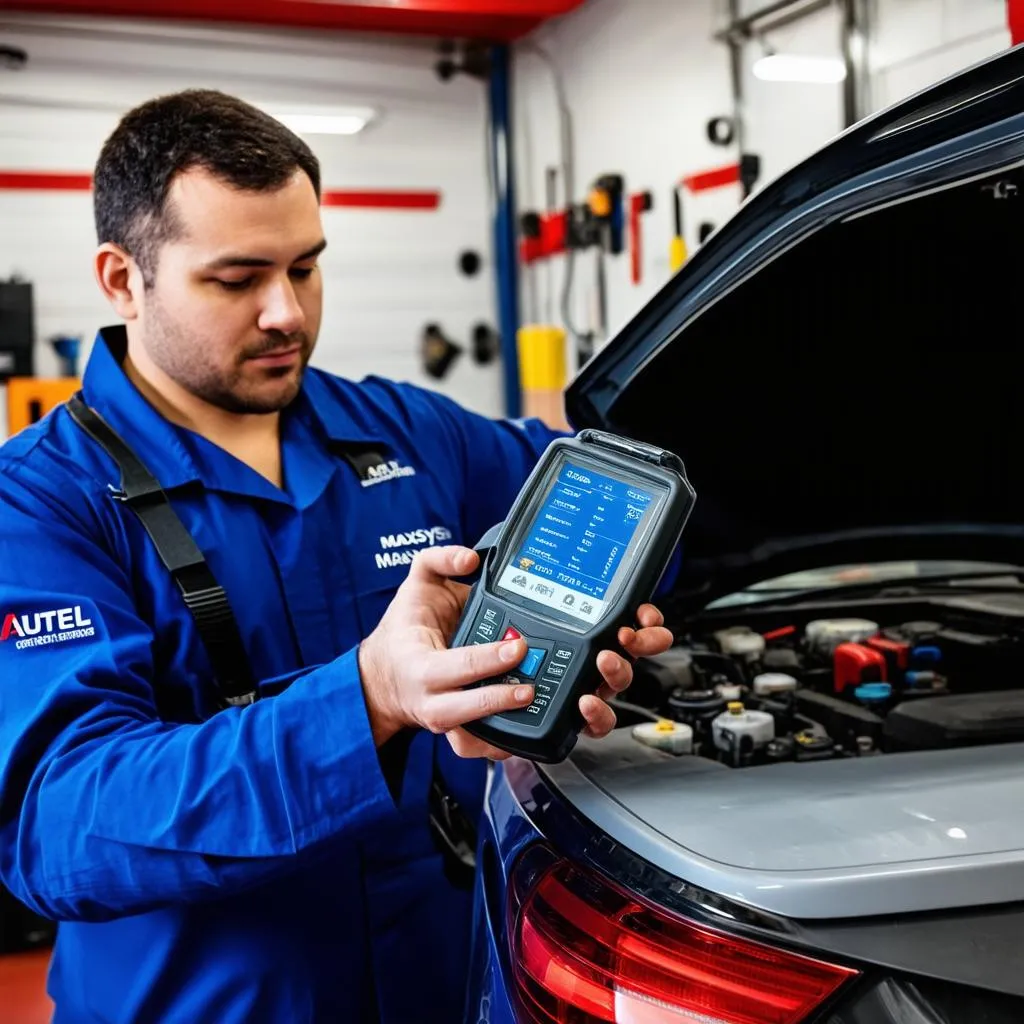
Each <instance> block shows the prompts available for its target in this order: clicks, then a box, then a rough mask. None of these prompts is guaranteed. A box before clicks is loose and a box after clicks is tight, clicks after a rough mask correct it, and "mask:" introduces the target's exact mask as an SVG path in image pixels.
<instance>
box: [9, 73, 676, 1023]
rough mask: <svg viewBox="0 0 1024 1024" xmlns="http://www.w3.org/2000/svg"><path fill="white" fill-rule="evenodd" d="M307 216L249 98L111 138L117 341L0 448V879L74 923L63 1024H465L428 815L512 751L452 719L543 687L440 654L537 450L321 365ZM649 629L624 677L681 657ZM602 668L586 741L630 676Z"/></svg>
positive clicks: (442, 408)
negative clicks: (58, 401)
mask: <svg viewBox="0 0 1024 1024" xmlns="http://www.w3.org/2000/svg"><path fill="white" fill-rule="evenodd" d="M319 193H320V172H319V166H318V164H317V161H316V158H315V157H314V156H313V154H312V153H311V152H310V150H309V149H308V147H307V146H306V145H305V144H304V143H303V142H302V141H301V140H300V139H298V138H297V137H295V136H294V135H293V134H292V133H290V132H289V131H287V130H286V129H285V128H284V127H283V126H282V125H281V124H279V123H278V122H277V121H275V120H273V119H272V118H270V117H268V116H267V115H265V114H263V113H261V112H259V111H257V110H255V109H254V108H252V107H250V106H248V105H246V104H244V103H242V102H240V101H238V100H236V99H233V98H231V97H228V96H225V95H223V94H220V93H215V92H206V91H190V92H186V93H182V94H177V95H174V96H169V97H164V98H161V99H157V100H154V101H152V102H150V103H147V104H145V105H143V106H142V107H139V108H137V109H136V110H133V111H132V112H130V113H129V114H128V115H126V117H125V118H124V119H123V120H122V121H121V123H120V124H119V125H118V127H117V129H116V130H115V131H114V133H113V134H112V136H111V137H110V138H109V139H108V141H107V142H106V144H105V146H104V147H103V151H102V153H101V155H100V157H99V161H98V164H97V167H96V173H95V214H96V225H97V231H98V237H99V243H100V244H99V248H98V251H97V253H96V257H95V273H96V279H97V281H98V283H99V286H100V288H101V289H102V291H103V293H104V295H105V296H106V298H107V299H108V300H109V302H110V304H111V306H112V307H113V309H114V311H115V312H116V313H117V315H118V317H119V318H120V319H121V320H122V321H123V325H122V326H118V327H111V328H107V329H104V330H103V331H101V333H100V336H99V338H98V339H97V342H96V345H95V347H94V350H93V352H92V355H91V357H90V361H89V365H88V367H87V370H86V373H85V377H84V381H83V390H82V395H81V397H80V400H79V401H77V402H76V401H73V402H72V403H70V404H69V405H68V406H65V407H62V408H61V409H59V410H57V411H56V412H55V413H54V414H53V415H51V416H48V417H47V418H46V419H45V420H43V421H42V422H41V423H39V424H36V425H35V426H33V427H31V428H29V429H28V430H26V431H23V432H22V433H20V434H18V435H17V436H16V437H14V438H13V439H11V440H10V441H9V442H8V443H7V444H6V445H5V446H4V447H3V449H2V450H0V615H2V616H3V626H2V633H0V681H2V685H0V793H2V808H3V814H2V816H0V881H2V882H3V883H4V884H5V885H6V886H7V887H8V888H9V889H10V890H11V891H12V892H13V893H14V894H15V895H16V896H17V897H19V898H20V899H21V900H22V901H23V902H25V903H26V904H27V905H28V906H29V907H31V908H32V909H33V910H35V911H36V912H38V913H40V914H42V915H44V916H46V917H50V918H53V919H55V920H58V921H59V922H60V925H59V930H58V940H57V947H56V950H55V954H54V959H53V965H52V968H51V973H50V982H49V988H50V993H51V995H52V996H53V998H54V1000H55V1002H56V1017H55V1020H56V1021H57V1022H58V1024H59V1022H61V1021H68V1022H85V1021H124V1022H129V1021H131V1022H140V1021H161V1022H167V1024H169V1022H189V1024H192V1022H198V1021H204V1022H205V1021H209V1022H211V1024H212V1022H217V1024H232V1022H242V1021H246V1022H250V1021H288V1022H289V1024H298V1022H306V1021H338V1022H340V1021H345V1022H349V1021H353V1022H354V1021H383V1022H392V1021H394V1022H403V1024H404V1022H413V1021H415V1022H420V1024H429V1022H432V1021H438V1022H445V1024H450V1022H453V1021H457V1020H458V1019H459V1018H460V1015H461V1009H462V998H463V992H464V982H465V971H466V959H467V947H468V931H469V919H470V906H469V900H470V895H469V893H468V892H467V890H466V888H465V887H461V888H460V887H459V886H458V885H455V884H453V883H452V881H451V880H450V875H451V871H450V870H448V869H450V867H451V865H450V864H446V862H445V860H444V858H443V857H442V855H441V854H440V853H439V849H440V844H436V843H435V837H434V836H433V835H432V833H431V829H430V825H429V807H430V800H431V795H432V793H434V792H435V785H436V786H439V787H442V788H443V790H445V791H446V792H447V794H448V795H449V796H451V797H453V798H454V799H456V800H457V801H458V803H459V804H460V805H461V806H462V807H463V809H464V811H465V813H466V814H467V815H468V817H469V818H470V819H473V818H474V817H475V816H477V815H478V814H479V811H480V808H481V799H482V784H483V778H484V770H485V766H486V759H487V758H488V757H500V756H502V755H501V752H499V751H496V750H493V749H490V748H488V747H487V746H486V745H485V744H483V743H481V742H479V741H477V740H475V739H474V738H473V737H471V736H469V735H468V734H467V733H466V732H464V731H463V730H462V729H461V728H460V727H461V726H462V725H464V724H465V723H466V722H469V721H472V720H474V719H476V718H479V717H482V716H483V715H485V714H489V713H494V712H497V711H501V710H508V709H513V708H519V707H523V706H525V705H527V704H529V702H530V700H531V699H532V687H530V686H527V685H519V686H508V685H504V684H499V685H494V684H489V685H483V686H481V687H479V688H473V689H466V687H467V684H470V683H474V682H478V681H481V680H487V679H490V678H492V677H495V676H500V675H501V674H502V673H503V672H505V671H507V670H508V669H510V668H511V667H514V666H515V665H516V664H517V663H518V661H519V660H520V659H522V658H523V656H524V655H525V653H526V652H525V644H524V643H523V641H522V640H510V641H501V640H500V639H499V640H497V641H496V642H495V643H493V644H487V645H482V646H478V647H473V648H470V649H461V650H448V649H447V643H448V641H449V640H450V638H451V635H452V632H453V629H454V626H455V624H456V622H457V619H458V616H459V613H460V610H461V607H462V605H463V603H464V601H465V598H466V593H467V588H466V587H465V586H464V585H463V584H462V583H460V582H458V578H459V577H461V576H465V575H466V574H468V573H470V572H472V570H473V569H474V568H475V566H476V562H477V558H476V555H475V554H474V553H473V552H472V550H470V549H467V548H466V547H465V546H464V545H465V544H466V543H467V542H468V543H473V542H475V540H476V539H477V538H478V537H479V536H480V535H481V534H482V533H483V532H484V531H485V530H486V529H487V528H488V527H490V526H491V525H492V524H493V523H495V522H498V521H500V520H501V519H502V518H503V517H504V515H505V513H506V511H507V509H508V507H509V505H510V504H511V502H512V500H513V498H514V496H515V494H516V493H517V492H518V490H519V488H520V487H521V485H522V483H523V481H524V480H525V478H526V476H527V474H528V472H529V470H530V469H531V467H532V466H533V464H534V462H535V461H536V459H537V457H538V454H539V453H540V452H541V451H542V450H543V448H544V447H545V446H546V445H547V443H548V442H549V441H550V439H551V437H552V434H551V433H550V432H549V431H548V430H547V429H546V428H544V427H543V426H542V424H540V423H538V422H527V423H525V424H514V423H510V422H494V421H491V420H488V419H485V418H483V417H480V416H477V415H473V414H471V413H469V412H467V411H465V410H463V409H461V408H459V407H458V406H457V405H455V404H454V403H452V402H451V401H448V400H446V399H444V398H442V397H441V396H439V395H437V394H434V393H432V392H429V391H426V390H421V389H418V388H415V387H412V386H409V385H398V384H394V383H391V382H387V381H384V380H379V379H369V380H366V381H363V382H362V383H359V384H356V383H352V382H349V381H346V380H344V379H341V378H338V377H335V376H332V375H330V374H327V373H324V372H321V371H319V370H314V369H312V368H307V363H308V361H309V359H310V356H311V354H312V352H313V348H314V345H315V343H316V339H317V333H318V330H319V326H320V316H321V305H322V295H321V288H322V285H321V278H320V272H319V269H318V263H317V261H318V257H319V256H320V254H321V252H322V251H323V249H324V247H325V240H324V235H323V228H322V224H321V219H320V208H319ZM417 552H418V553H417ZM414 555H415V557H413V556H414ZM220 588H223V590H221V589H220ZM637 622H638V628H637V629H636V630H632V629H625V630H623V631H622V633H621V634H620V637H619V640H620V643H621V644H622V646H623V648H624V649H625V650H626V651H627V652H628V653H629V654H631V655H633V656H638V655H646V654H653V653H657V652H660V651H662V650H665V649H666V648H667V647H668V646H669V644H670V643H671V635H670V634H669V633H668V631H667V630H666V629H664V627H663V625H662V619H661V616H660V614H659V613H658V611H657V610H656V609H655V608H653V607H652V606H649V605H648V606H644V607H642V608H640V609H638V612H637ZM599 666H600V669H601V672H602V675H603V677H604V686H603V687H602V689H601V691H600V692H599V694H598V695H596V696H588V697H584V698H583V699H582V700H581V702H580V710H581V712H582V714H583V717H584V719H585V721H586V723H587V729H588V731H589V732H590V733H591V734H592V735H595V736H601V735H604V734H606V733H607V732H608V731H609V730H610V729H611V728H612V726H613V724H614V715H613V713H612V711H611V709H610V708H609V707H608V705H607V703H606V702H605V701H606V699H607V698H609V697H610V696H611V695H613V694H614V693H615V692H617V691H621V690H622V689H624V688H625V687H626V686H627V685H628V684H629V682H630V680H631V669H630V665H629V662H628V661H627V660H626V659H624V658H623V657H622V656H620V654H617V653H614V652H612V651H605V652H602V654H601V657H600V660H599Z"/></svg>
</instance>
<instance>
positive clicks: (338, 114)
mask: <svg viewBox="0 0 1024 1024" xmlns="http://www.w3.org/2000/svg"><path fill="white" fill-rule="evenodd" d="M271 114H272V115H273V116H274V117H276V118H277V120H278V121H280V122H281V123H282V124H283V125H286V126H287V127H288V128H291V130H292V131H293V132H295V133H296V135H355V134H356V133H357V132H361V131H362V130H363V129H364V128H365V127H366V126H367V125H368V124H369V123H370V121H372V120H373V118H374V111H372V110H370V109H368V108H353V109H345V110H337V111H333V112H331V113H316V114H314V113H303V112H300V111H278V110H274V111H271Z"/></svg>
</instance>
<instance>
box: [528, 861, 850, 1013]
mask: <svg viewBox="0 0 1024 1024" xmlns="http://www.w3.org/2000/svg"><path fill="white" fill-rule="evenodd" d="M513 888H514V887H513ZM523 895H524V896H525V899H524V900H523V901H522V903H521V906H520V905H518V904H519V903H520V900H519V898H518V894H515V893H514V895H513V907H512V908H510V909H511V910H512V913H511V914H510V928H511V930H512V953H513V963H514V971H515V977H516V986H517V989H518V995H519V1001H520V1009H521V1013H522V1019H523V1020H524V1022H530V1024H592V1022H594V1024H596V1022H599V1021H613V1022H619V1024H798V1022H799V1021H802V1020H804V1019H805V1018H806V1017H807V1016H808V1014H810V1013H811V1011H812V1010H814V1009H816V1008H817V1007H819V1006H821V1004H822V1003H823V1002H824V1001H825V1000H826V999H828V998H829V997H830V996H831V995H832V994H833V993H834V992H835V991H836V990H837V989H838V988H839V987H840V986H841V985H842V984H843V983H844V982H846V981H847V980H849V979H850V978H852V977H855V976H856V974H857V972H856V971H854V970H851V969H849V968H846V967H838V966H836V965H834V964H828V963H823V962H821V961H819V960H814V959H812V958H810V957H805V956H799V955H797V954H794V953H790V952H789V951H787V950H779V949H773V948H772V947H770V946H765V945H762V944H760V943H756V942H750V941H747V940H746V939H738V938H734V937H732V936H729V935H726V934H723V933H721V932H717V931H713V930H711V929H709V928H705V927H704V926H702V925H698V924H695V923H693V922H690V921H686V920H685V919H682V918H678V917H675V916H671V915H669V914H668V913H663V912H660V911H657V910H654V909H652V908H650V907H648V906H646V905H645V904H642V903H640V902H638V901H637V900H635V899H634V898H632V897H631V896H630V895H629V894H628V893H626V892H624V891H620V890H619V889H618V888H616V887H614V886H612V885H611V884H610V883H608V882H606V881H605V880H604V879H602V878H600V877H598V876H596V875H594V874H591V873H589V872H584V871H582V870H580V869H579V868H577V867H575V866H574V865H572V864H570V863H569V862H567V861H557V862H556V863H554V864H553V865H551V866H549V867H547V868H546V869H545V870H544V871H543V872H542V873H541V874H540V875H539V877H538V878H537V879H536V881H534V883H533V884H532V886H531V887H530V888H529V891H528V892H526V893H525V894H523Z"/></svg>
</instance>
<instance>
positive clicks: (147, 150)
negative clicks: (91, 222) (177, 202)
mask: <svg viewBox="0 0 1024 1024" xmlns="http://www.w3.org/2000/svg"><path fill="white" fill-rule="evenodd" d="M193 167H201V168H203V169H205V170H207V171H209V172H210V173H211V174H213V175H215V176H216V177H218V178H221V179H223V180H224V181H225V182H227V183H228V184H230V185H233V186H235V187H236V188H239V189H242V190H245V191H253V192H264V191H270V190H274V189H277V188H280V187H281V186H282V185H284V184H285V182H287V180H288V179H289V178H290V177H291V176H292V175H293V174H294V173H295V172H296V170H302V171H305V173H306V174H307V175H308V176H309V179H310V181H311V182H312V183H313V188H314V189H315V191H316V195H317V198H318V199H319V197H320V163H319V161H318V160H317V158H316V157H315V156H314V154H313V151H312V150H311V149H310V148H309V146H307V145H306V143H305V142H303V141H302V139H300V138H299V137H298V136H297V135H295V134H294V132H292V131H290V130H289V129H288V128H286V127H285V126H284V125H283V124H282V123H281V122H280V121H278V120H276V119H274V118H273V117H271V116H270V115H269V114H266V113H264V112H263V111H262V110H259V109H257V108H256V107H254V106H251V105H250V104H248V103H245V102H244V101H243V100H240V99H238V98H236V97H234V96H228V95H227V94H225V93H222V92H218V91H216V90H212V89H188V90H186V91H184V92H179V93H174V94H172V95H170V96H161V97H158V98H157V99H154V100H150V101H149V102H148V103H144V104H142V105H141V106H139V107H136V108H135V109H134V110H131V111H129V112H128V113H127V114H125V116H124V117H123V118H122V119H121V121H120V123H119V124H118V126H117V128H115V129H114V132H113V134H112V135H111V136H110V138H108V139H107V141H106V142H105V143H104V145H103V149H102V151H101V152H100V156H99V159H98V161H97V162H96V169H95V173H94V178H93V210H94V215H95V220H96V234H97V238H98V240H99V242H100V244H102V243H103V242H114V243H115V244H117V245H119V246H121V248H123V249H125V250H126V251H127V252H129V253H131V255H132V256H133V257H134V259H135V260H136V262H137V263H138V264H139V267H140V268H141V270H142V274H143V278H144V280H145V282H146V286H147V287H150V286H151V285H152V283H153V277H154V275H155V272H156V255H157V251H158V249H159V248H160V246H161V245H162V244H163V243H164V242H166V241H168V240H170V239H172V238H174V237H175V236H176V235H177V233H178V232H179V231H180V225H178V224H176V223H175V219H174V215H173V211H172V210H168V209H167V193H168V191H169V190H170V187H171V183H172V182H173V180H174V178H175V177H176V176H177V175H178V174H181V173H183V172H184V171H187V170H190V169H191V168H193Z"/></svg>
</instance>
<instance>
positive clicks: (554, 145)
mask: <svg viewBox="0 0 1024 1024" xmlns="http://www.w3.org/2000/svg"><path fill="white" fill-rule="evenodd" d="M715 25H716V18H715V13H714V9H713V4H712V3H711V2H710V0H688V2H686V3H680V2H679V0H589V2H588V3H587V4H585V5H584V6H583V7H581V8H579V9H578V10H577V11H575V12H573V14H571V15H569V16H568V17H566V18H563V19H561V20H559V21H557V22H552V23H550V24H549V25H547V26H545V27H544V28H542V29H541V30H539V31H538V32H537V33H535V36H534V38H535V40H536V41H537V42H538V43H539V44H541V45H542V46H543V47H544V48H545V49H546V50H548V51H549V52H550V54H551V56H552V57H553V59H554V60H555V61H556V63H557V64H558V65H559V66H560V67H561V68H562V71H563V75H564V80H565V91H566V96H567V99H568V103H569V106H570V107H571V109H572V113H573V122H574V131H575V141H576V145H575V152H576V161H575V162H576V168H575V170H576V174H575V178H576V190H577V191H576V196H575V199H576V201H581V200H582V198H583V197H584V196H585V194H586V190H587V188H588V186H589V185H590V183H591V182H593V181H594V179H595V178H597V177H598V176H599V175H600V174H603V173H606V172H620V173H623V174H624V175H625V178H626V188H627V190H629V191H642V190H645V189H650V190H651V192H652V193H653V198H654V208H653V209H652V210H651V212H649V213H647V214H645V215H644V216H643V218H642V231H643V236H642V237H643V243H644V247H643V261H642V278H641V283H640V284H639V285H634V284H632V283H631V281H630V272H629V258H628V255H626V254H623V255H622V256H620V257H617V258H616V259H615V260H614V261H609V265H608V268H607V279H608V309H609V320H610V324H611V328H612V332H613V333H614V330H615V328H616V327H617V326H618V325H620V324H621V323H622V322H623V321H624V320H625V319H626V318H628V316H629V315H630V314H631V313H632V312H633V311H634V310H635V309H637V308H638V307H639V306H640V305H641V304H642V303H643V302H644V301H646V300H647V299H648V298H650V296H652V295H653V294H654V293H655V291H657V289H658V288H659V287H660V286H661V285H662V284H663V283H664V282H665V281H666V280H667V278H668V274H669V262H668V254H669V241H670V238H671V231H672V212H671V211H672V207H671V189H672V186H673V184H674V183H675V182H676V181H677V180H678V179H680V178H681V177H682V176H683V175H685V174H688V173H691V172H694V171H699V170H702V169H705V168H709V167H715V166H718V165H721V164H725V163H728V162H730V161H731V160H734V159H735V158H734V157H733V156H731V154H730V153H729V151H728V150H725V149H721V148H719V147H716V146H714V145H712V144H711V143H710V142H709V141H708V140H707V138H706V136H705V132H704V127H705V122H706V121H707V119H708V117H710V116H711V115H713V114H727V113H728V112H729V111H730V109H731V108H730V102H731V101H730V92H729V77H728V65H727V62H726V59H725V49H724V48H723V47H720V46H719V45H718V44H715V43H712V42H710V37H711V34H712V32H713V31H714V28H715ZM515 87H516V98H517V109H516V115H515V116H516V127H517V133H516V140H517V153H516V156H517V161H518V166H519V173H518V179H517V184H518V187H519V194H518V197H517V198H518V201H519V204H520V206H521V207H522V208H523V209H538V208H542V207H543V204H544V195H545V193H544V182H545V168H546V167H547V166H549V165H553V164H556V163H557V162H558V119H557V116H556V108H555V105H554V98H553V87H552V77H551V73H550V71H549V69H548V68H547V67H546V66H545V64H544V63H543V61H542V60H540V59H539V58H538V57H537V56H536V55H535V54H533V53H531V52H530V51H529V50H528V49H527V48H525V47H519V48H518V49H517V53H516V69H515ZM561 184H562V183H561V179H560V178H559V189H558V203H559V204H560V205H561V204H564V194H563V192H562V189H561ZM738 202H739V187H738V186H735V185H734V186H728V187H726V188H723V189H721V190H718V191H716V192H711V193H706V194H704V195H702V196H700V197H699V198H698V199H695V200H694V201H693V204H692V206H691V207H689V208H688V209H687V211H686V215H687V217H688V221H689V223H688V225H687V227H688V231H687V234H688V235H689V237H690V240H691V242H692V244H696V238H697V229H698V224H699V222H700V221H701V220H703V219H709V220H712V221H715V222H718V223H720V222H721V221H722V220H723V219H724V218H725V217H726V216H728V215H730V214H731V213H732V211H733V210H735V209H736V207H737V204H738ZM563 262H564V261H563V260H562V259H560V258H559V259H556V260H555V261H554V263H555V264H557V265H556V266H554V267H553V277H554V288H555V291H556V293H557V292H559V291H560V287H561V285H560V282H561V269H562V266H561V265H562V263H563ZM535 276H536V277H537V282H536V283H537V290H538V291H539V292H540V293H541V301H540V302H539V303H538V306H539V307H540V315H541V316H542V317H543V316H544V315H545V308H546V303H545V301H544V297H545V296H546V294H547V292H548V288H547V287H546V285H547V280H546V279H547V272H546V271H545V270H541V271H540V272H538V273H537V274H536V275H535ZM575 276H576V279H577V281H578V286H577V287H576V289H575V294H576V303H575V305H574V310H575V316H576V318H577V326H579V327H580V329H584V328H585V327H587V326H588V325H592V323H593V320H592V309H593V300H594V292H595V288H594V279H595V275H594V268H593V262H592V260H591V258H590V254H587V253H585V254H582V255H581V256H579V257H578V258H577V260H576V273H575ZM523 295H524V317H526V318H530V315H531V312H533V311H532V310H531V309H530V305H529V296H530V288H529V280H527V281H524V289H523ZM555 309H556V313H557V309H558V306H557V303H556V306H555Z"/></svg>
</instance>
